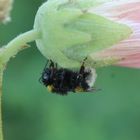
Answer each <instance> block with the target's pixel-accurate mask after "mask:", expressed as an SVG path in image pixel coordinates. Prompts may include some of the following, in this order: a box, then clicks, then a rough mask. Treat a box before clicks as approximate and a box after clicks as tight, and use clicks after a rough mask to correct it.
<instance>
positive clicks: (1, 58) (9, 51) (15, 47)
mask: <svg viewBox="0 0 140 140" xmlns="http://www.w3.org/2000/svg"><path fill="white" fill-rule="evenodd" d="M40 37H41V34H40V32H39V31H37V30H31V31H28V32H26V33H23V34H21V35H19V36H17V37H16V38H15V39H13V40H12V41H11V42H9V43H8V44H7V45H6V46H4V47H2V48H1V49H0V140H3V133H2V131H3V129H2V108H1V98H2V79H3V71H4V69H5V66H6V64H7V62H8V61H9V59H10V58H11V57H14V56H15V55H16V54H17V53H18V52H19V51H21V50H22V49H24V48H25V47H28V45H27V43H28V42H31V41H34V40H36V39H39V38H40Z"/></svg>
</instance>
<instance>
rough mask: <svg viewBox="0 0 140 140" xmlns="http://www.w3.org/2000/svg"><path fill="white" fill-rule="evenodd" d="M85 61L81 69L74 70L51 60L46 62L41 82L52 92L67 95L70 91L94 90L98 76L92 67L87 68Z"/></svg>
mask: <svg viewBox="0 0 140 140" xmlns="http://www.w3.org/2000/svg"><path fill="white" fill-rule="evenodd" d="M84 62H85V60H84V61H83V63H82V65H81V68H80V70H79V71H72V70H69V69H65V68H58V67H57V64H56V63H54V62H53V61H52V60H49V61H48V63H49V65H48V63H47V64H46V66H45V68H44V70H43V72H42V76H41V77H40V82H41V83H43V84H44V85H45V86H46V87H47V88H48V90H49V91H50V92H52V93H56V94H60V95H67V94H68V92H89V91H92V90H93V88H92V86H93V84H94V81H95V78H96V74H95V72H94V73H93V70H92V69H89V68H88V69H87V68H85V66H84Z"/></svg>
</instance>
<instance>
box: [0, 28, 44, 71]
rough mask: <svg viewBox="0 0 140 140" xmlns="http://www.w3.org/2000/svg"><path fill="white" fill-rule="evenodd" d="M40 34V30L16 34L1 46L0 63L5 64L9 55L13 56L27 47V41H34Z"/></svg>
mask: <svg viewBox="0 0 140 140" xmlns="http://www.w3.org/2000/svg"><path fill="white" fill-rule="evenodd" d="M40 36H41V35H40V32H39V31H37V30H31V31H28V32H25V33H23V34H21V35H19V36H17V37H16V38H15V39H13V40H12V41H11V42H9V43H8V44H7V45H6V46H4V47H2V48H1V50H0V63H3V65H5V64H6V63H7V62H8V61H9V59H10V58H11V57H14V56H15V55H16V54H17V53H18V52H19V51H21V50H22V49H24V48H26V47H28V45H27V43H28V42H31V41H34V40H36V39H38V38H40ZM0 68H2V67H0Z"/></svg>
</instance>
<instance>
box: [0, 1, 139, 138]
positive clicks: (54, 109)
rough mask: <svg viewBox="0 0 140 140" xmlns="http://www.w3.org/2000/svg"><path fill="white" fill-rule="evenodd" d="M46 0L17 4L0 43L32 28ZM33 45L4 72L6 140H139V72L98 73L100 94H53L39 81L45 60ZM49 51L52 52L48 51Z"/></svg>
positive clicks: (115, 69) (0, 32)
mask: <svg viewBox="0 0 140 140" xmlns="http://www.w3.org/2000/svg"><path fill="white" fill-rule="evenodd" d="M42 2H43V0H15V3H14V9H13V10H12V14H11V15H12V22H10V23H8V24H6V25H0V45H1V46H2V45H4V44H6V43H8V41H10V40H11V39H12V38H14V37H15V36H17V35H18V34H20V33H22V32H25V31H28V30H30V29H32V26H33V22H34V16H35V14H36V11H37V9H38V7H39V6H40V5H41V3H42ZM31 45H32V47H31V48H29V49H27V50H24V51H22V52H20V53H19V54H18V55H17V56H16V58H14V59H11V61H10V62H9V64H8V66H7V69H6V71H5V74H4V83H3V85H4V86H3V99H2V102H3V104H2V106H3V124H4V137H5V140H132V139H133V140H139V139H140V70H136V69H128V68H120V67H107V68H102V69H99V70H98V71H97V72H98V79H97V82H96V87H98V88H101V89H102V90H101V91H99V92H96V93H95V94H69V95H68V96H58V95H56V94H50V93H48V92H47V89H46V88H45V87H44V86H43V85H41V84H40V83H39V82H38V79H39V77H40V75H41V72H42V69H43V67H44V65H45V63H46V59H45V58H44V57H43V56H42V55H41V54H40V52H39V51H38V50H37V49H36V46H35V43H32V44H31ZM48 51H49V50H48Z"/></svg>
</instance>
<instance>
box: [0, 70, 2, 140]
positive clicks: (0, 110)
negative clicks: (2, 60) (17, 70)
mask: <svg viewBox="0 0 140 140" xmlns="http://www.w3.org/2000/svg"><path fill="white" fill-rule="evenodd" d="M2 78H3V70H0V140H3V132H2V130H3V129H2V102H1V98H2Z"/></svg>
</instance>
